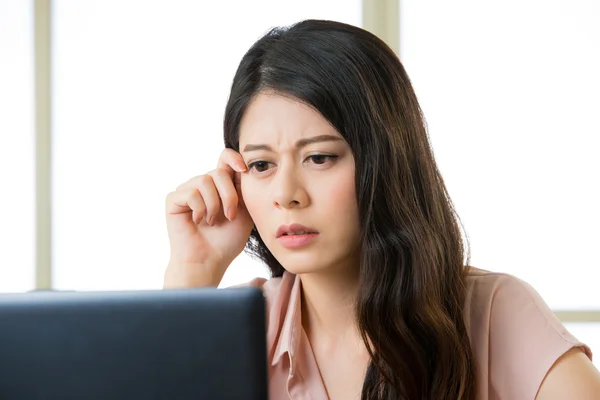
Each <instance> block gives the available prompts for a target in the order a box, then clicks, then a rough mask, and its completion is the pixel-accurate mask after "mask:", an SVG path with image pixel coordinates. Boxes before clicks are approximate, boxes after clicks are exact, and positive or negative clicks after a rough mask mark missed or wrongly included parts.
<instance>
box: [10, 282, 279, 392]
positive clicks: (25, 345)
mask: <svg viewBox="0 0 600 400" xmlns="http://www.w3.org/2000/svg"><path fill="white" fill-rule="evenodd" d="M266 358H267V355H266V311H265V298H264V295H263V294H262V292H261V291H260V290H259V289H256V288H230V289H216V288H200V289H176V290H175V289H171V290H150V291H121V292H30V293H20V294H1V295H0V399H3V400H10V399H18V400H21V399H27V400H37V399H51V400H55V399H61V400H67V399H77V400H81V399H86V400H93V399H99V400H100V399H102V400H107V399H110V400H125V399H126V400H137V399H140V400H141V399H143V400H152V399H156V400H159V399H161V400H162V399H169V400H191V399H194V400H200V399H210V400H224V399H248V400H264V399H267V386H268V385H267V361H266Z"/></svg>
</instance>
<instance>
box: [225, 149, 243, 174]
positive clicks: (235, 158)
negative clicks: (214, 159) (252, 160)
mask: <svg viewBox="0 0 600 400" xmlns="http://www.w3.org/2000/svg"><path fill="white" fill-rule="evenodd" d="M217 168H223V169H225V170H227V171H228V172H229V173H230V174H231V176H232V177H233V173H234V172H245V171H246V170H247V169H248V168H247V167H246V163H245V162H244V158H243V157H242V155H241V154H240V153H238V152H237V151H235V150H233V149H224V150H223V151H222V152H221V156H220V157H219V161H218V163H217Z"/></svg>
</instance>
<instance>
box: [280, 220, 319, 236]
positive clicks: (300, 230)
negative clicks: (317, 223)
mask: <svg viewBox="0 0 600 400" xmlns="http://www.w3.org/2000/svg"><path fill="white" fill-rule="evenodd" d="M318 234H319V232H318V231H317V230H316V229H314V228H310V227H307V226H304V225H301V224H291V225H281V226H280V227H279V228H278V229H277V234H276V237H277V239H279V238H281V237H288V238H290V239H291V238H294V237H298V238H300V237H301V236H314V235H318Z"/></svg>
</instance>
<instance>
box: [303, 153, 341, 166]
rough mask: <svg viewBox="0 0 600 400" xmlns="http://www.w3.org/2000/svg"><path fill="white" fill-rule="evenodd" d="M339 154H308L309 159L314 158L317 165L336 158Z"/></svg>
mask: <svg viewBox="0 0 600 400" xmlns="http://www.w3.org/2000/svg"><path fill="white" fill-rule="evenodd" d="M337 157H338V156H334V155H329V154H313V155H312V156H308V157H307V158H306V159H307V160H312V162H313V164H315V165H323V164H325V163H326V162H327V161H332V160H334V159H336V158H337Z"/></svg>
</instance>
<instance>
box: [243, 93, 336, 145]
mask: <svg viewBox="0 0 600 400" xmlns="http://www.w3.org/2000/svg"><path fill="white" fill-rule="evenodd" d="M323 134H330V135H334V136H338V137H341V135H340V134H339V133H338V132H337V131H336V129H335V128H334V127H333V126H331V124H330V123H329V122H328V121H327V120H326V119H325V118H324V117H323V116H322V115H321V114H320V113H319V112H318V111H316V110H315V109H313V108H312V107H310V106H308V105H306V104H305V103H303V102H301V101H299V100H297V99H295V98H293V97H291V96H284V95H280V94H276V93H274V92H264V91H263V92H260V93H259V94H258V95H256V96H255V97H254V98H253V99H252V101H251V102H250V103H249V105H248V107H247V108H246V111H245V113H244V116H243V118H242V121H241V123H240V148H242V147H243V146H244V145H245V144H247V143H252V144H256V143H268V144H271V145H283V144H288V143H290V144H291V143H293V142H295V141H297V140H298V139H304V138H309V137H312V136H317V135H323Z"/></svg>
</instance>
